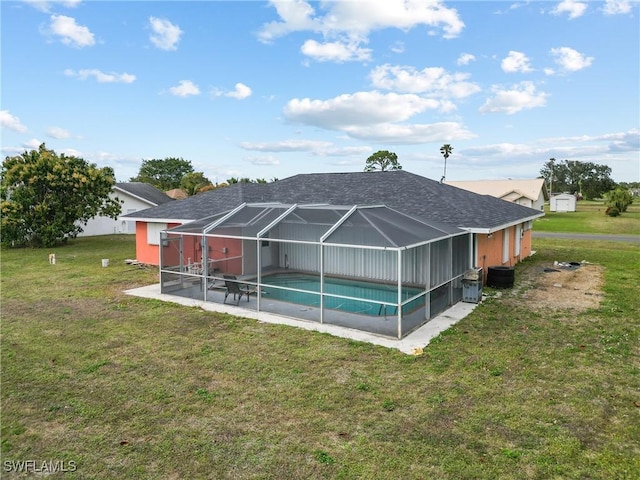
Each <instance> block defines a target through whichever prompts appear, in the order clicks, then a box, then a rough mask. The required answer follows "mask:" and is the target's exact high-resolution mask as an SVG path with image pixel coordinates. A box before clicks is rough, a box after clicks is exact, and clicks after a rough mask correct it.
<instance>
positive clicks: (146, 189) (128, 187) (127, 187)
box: [115, 182, 173, 205]
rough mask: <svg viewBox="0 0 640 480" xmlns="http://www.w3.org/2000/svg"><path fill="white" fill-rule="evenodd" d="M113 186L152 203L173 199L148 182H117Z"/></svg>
mask: <svg viewBox="0 0 640 480" xmlns="http://www.w3.org/2000/svg"><path fill="white" fill-rule="evenodd" d="M115 187H116V188H118V189H120V190H122V191H125V192H127V193H129V194H131V195H133V196H136V197H138V198H140V199H142V200H146V201H147V202H149V203H152V204H154V205H161V204H163V203H167V202H171V201H173V198H171V197H170V196H169V195H167V194H166V193H164V192H163V191H162V190H159V189H158V188H156V187H154V186H153V185H151V184H149V183H143V182H118V183H116V184H115Z"/></svg>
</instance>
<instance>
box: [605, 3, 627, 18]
mask: <svg viewBox="0 0 640 480" xmlns="http://www.w3.org/2000/svg"><path fill="white" fill-rule="evenodd" d="M602 11H603V12H604V14H605V15H626V14H627V13H631V2H630V1H629V0H606V2H605V4H604V7H603V9H602Z"/></svg>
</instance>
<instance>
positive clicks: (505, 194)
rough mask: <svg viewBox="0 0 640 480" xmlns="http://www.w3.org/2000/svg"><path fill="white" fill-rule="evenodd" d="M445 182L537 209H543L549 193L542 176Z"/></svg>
mask: <svg viewBox="0 0 640 480" xmlns="http://www.w3.org/2000/svg"><path fill="white" fill-rule="evenodd" d="M445 183H446V184H447V185H451V186H453V187H458V188H463V189H464V190H468V191H470V192H474V193H478V194H480V195H491V196H493V197H496V198H501V199H502V200H506V201H507V202H513V203H517V204H518V205H523V206H525V207H529V208H533V209H534V210H539V211H544V202H545V200H549V194H548V193H547V187H546V186H545V183H544V179H543V178H534V179H530V180H473V181H448V182H445Z"/></svg>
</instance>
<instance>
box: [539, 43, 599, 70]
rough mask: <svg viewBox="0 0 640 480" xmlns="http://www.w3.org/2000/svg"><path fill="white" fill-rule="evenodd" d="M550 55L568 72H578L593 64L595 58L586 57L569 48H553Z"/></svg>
mask: <svg viewBox="0 0 640 480" xmlns="http://www.w3.org/2000/svg"><path fill="white" fill-rule="evenodd" d="M549 53H551V55H552V56H553V57H555V62H556V63H557V64H558V65H560V67H561V68H562V70H564V71H566V72H577V71H578V70H582V69H583V68H587V67H589V66H591V64H592V63H593V57H585V56H584V55H583V54H582V53H580V52H578V51H577V50H574V49H573V48H569V47H560V48H552V49H551V50H550V52H549Z"/></svg>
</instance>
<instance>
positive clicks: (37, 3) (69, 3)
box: [22, 0, 82, 13]
mask: <svg viewBox="0 0 640 480" xmlns="http://www.w3.org/2000/svg"><path fill="white" fill-rule="evenodd" d="M22 1H23V2H24V3H27V4H29V5H31V6H32V7H34V8H36V9H37V10H40V11H41V12H45V13H49V12H50V11H51V8H52V7H53V6H54V5H62V6H64V7H67V8H75V7H77V6H78V5H80V3H81V2H82V0H48V1H44V0H22Z"/></svg>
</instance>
